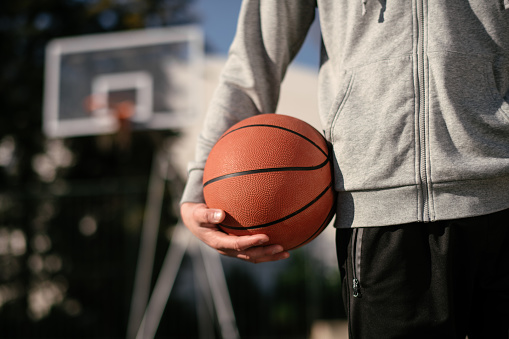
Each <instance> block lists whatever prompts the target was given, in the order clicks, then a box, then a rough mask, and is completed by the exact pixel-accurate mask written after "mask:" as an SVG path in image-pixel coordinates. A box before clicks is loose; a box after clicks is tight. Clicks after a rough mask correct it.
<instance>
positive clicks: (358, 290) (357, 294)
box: [353, 278, 362, 298]
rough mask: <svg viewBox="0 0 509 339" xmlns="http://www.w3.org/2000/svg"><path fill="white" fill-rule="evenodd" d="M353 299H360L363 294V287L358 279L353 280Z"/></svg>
mask: <svg viewBox="0 0 509 339" xmlns="http://www.w3.org/2000/svg"><path fill="white" fill-rule="evenodd" d="M353 297H354V298H360V297H362V294H361V286H360V285H359V280H358V279H357V278H353Z"/></svg>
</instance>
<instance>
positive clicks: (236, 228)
mask: <svg viewBox="0 0 509 339" xmlns="http://www.w3.org/2000/svg"><path fill="white" fill-rule="evenodd" d="M331 187H332V183H330V184H329V185H327V187H326V188H325V189H324V190H323V191H322V192H320V194H318V196H317V197H316V198H314V199H313V200H311V201H310V202H309V203H307V204H306V205H305V206H304V207H301V208H299V209H298V210H296V211H295V212H292V213H290V214H288V215H286V216H284V217H282V218H280V219H278V220H274V221H271V222H268V223H266V224H261V225H255V226H247V227H237V226H229V225H225V224H223V223H221V224H219V226H221V227H224V228H227V229H231V230H252V229H257V228H264V227H268V226H272V225H275V224H278V223H280V222H282V221H285V220H288V219H290V218H292V217H294V216H296V215H297V214H299V213H300V212H302V211H304V210H306V209H307V208H308V207H309V206H311V205H313V204H314V203H315V202H317V201H318V200H320V198H321V197H322V196H323V195H324V194H325V193H327V191H328V190H329V188H331Z"/></svg>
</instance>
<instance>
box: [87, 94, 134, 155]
mask: <svg viewBox="0 0 509 339" xmlns="http://www.w3.org/2000/svg"><path fill="white" fill-rule="evenodd" d="M83 106H84V108H85V110H86V111H87V113H88V114H89V115H90V116H92V117H95V118H101V119H104V121H109V122H110V123H114V124H115V128H114V129H115V132H114V133H115V134H116V142H117V144H118V146H119V148H120V149H122V150H126V149H127V148H129V146H130V145H131V133H132V127H131V125H132V121H131V119H132V118H133V117H134V115H135V113H136V107H135V104H134V102H133V101H131V100H123V101H119V102H109V98H108V95H107V94H104V93H95V94H91V95H89V96H88V97H86V99H85V100H84V103H83Z"/></svg>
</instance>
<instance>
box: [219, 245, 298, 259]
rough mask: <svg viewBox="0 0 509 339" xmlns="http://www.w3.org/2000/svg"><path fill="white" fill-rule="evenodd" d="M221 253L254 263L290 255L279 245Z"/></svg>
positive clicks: (285, 257) (284, 257)
mask: <svg viewBox="0 0 509 339" xmlns="http://www.w3.org/2000/svg"><path fill="white" fill-rule="evenodd" d="M219 253H221V254H223V255H227V256H230V257H234V258H238V259H241V260H244V261H248V262H251V263H254V264H259V263H262V262H269V261H277V260H283V259H287V258H289V257H290V253H288V252H286V251H284V249H283V247H282V246H281V245H269V246H257V247H251V248H249V249H247V250H245V251H232V250H227V251H219Z"/></svg>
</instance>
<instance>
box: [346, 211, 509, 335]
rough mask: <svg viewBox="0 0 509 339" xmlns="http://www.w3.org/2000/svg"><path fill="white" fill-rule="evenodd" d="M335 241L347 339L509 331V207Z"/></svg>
mask: <svg viewBox="0 0 509 339" xmlns="http://www.w3.org/2000/svg"><path fill="white" fill-rule="evenodd" d="M336 241H337V249H338V250H337V251H338V261H339V267H340V271H341V276H342V279H343V285H342V289H343V300H344V303H345V308H346V311H347V314H348V321H349V333H350V339H367V338H376V339H383V338H412V339H416V338H427V339H428V338H430V339H437V338H447V339H450V338H462V339H464V338H465V336H467V335H468V338H469V339H477V338H489V339H497V338H508V337H509V336H508V331H509V210H505V211H502V212H498V213H494V214H490V215H485V216H480V217H474V218H465V219H459V220H448V221H440V222H434V223H426V224H424V223H416V224H408V225H399V226H389V227H373V228H361V229H339V230H338V231H337V236H336Z"/></svg>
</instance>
